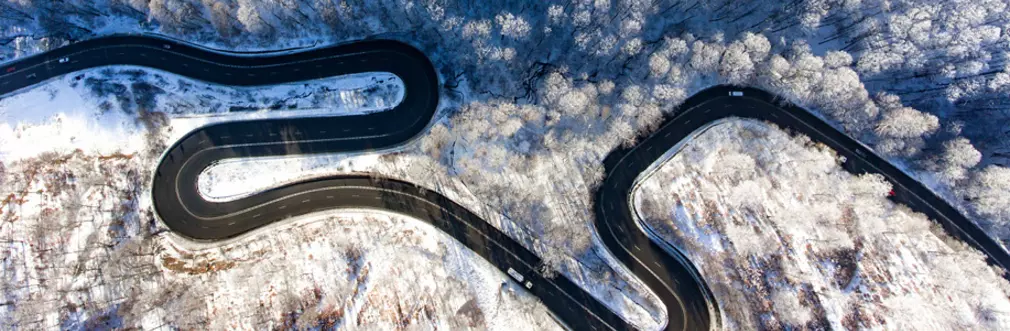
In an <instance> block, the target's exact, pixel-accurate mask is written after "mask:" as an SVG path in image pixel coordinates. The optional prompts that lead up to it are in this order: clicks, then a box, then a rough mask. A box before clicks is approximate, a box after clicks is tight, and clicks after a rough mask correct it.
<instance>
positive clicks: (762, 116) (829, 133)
mask: <svg viewBox="0 0 1010 331" xmlns="http://www.w3.org/2000/svg"><path fill="white" fill-rule="evenodd" d="M675 114H676V115H675V116H674V117H672V118H668V119H666V120H665V121H664V122H663V123H662V125H661V126H660V127H659V129H658V130H656V131H655V132H652V133H650V134H649V136H648V137H645V138H644V139H642V140H641V141H640V142H639V143H638V144H636V145H634V146H631V147H624V148H618V149H617V150H615V151H613V152H611V153H610V154H609V155H607V157H606V158H605V159H604V167H605V172H604V174H605V176H606V177H605V178H604V180H603V183H602V184H601V185H600V186H599V189H598V190H597V192H596V196H595V200H594V208H595V211H596V222H595V226H596V228H597V231H598V233H599V235H600V237H601V239H602V240H603V242H604V244H605V245H606V246H607V248H608V249H609V250H610V251H611V253H613V254H614V255H615V256H616V257H617V258H618V259H619V260H620V261H621V262H623V263H624V265H625V266H627V267H628V268H629V269H630V270H631V272H633V273H634V274H635V275H636V276H638V277H640V278H641V279H642V280H643V281H644V282H645V283H646V284H648V286H649V287H650V288H652V289H653V291H655V292H656V294H658V295H659V297H660V298H661V300H662V301H663V302H664V303H666V305H667V309H668V311H669V322H668V323H669V324H668V326H667V329H673V330H708V329H713V328H720V327H721V317H720V315H721V314H720V313H719V308H718V306H717V303H716V300H715V299H714V297H713V295H712V292H711V290H710V289H709V288H708V286H707V285H706V284H705V282H704V280H703V279H702V277H701V275H700V274H699V273H698V271H697V270H696V269H695V267H694V265H693V264H692V263H691V262H690V261H689V260H688V259H687V257H685V255H684V254H683V253H681V252H680V251H679V250H678V249H676V248H675V247H673V246H671V245H670V244H668V243H667V242H665V241H664V240H663V239H662V238H661V237H660V236H658V235H657V234H656V233H655V232H654V231H653V230H652V229H650V228H649V227H648V226H646V225H644V224H640V223H639V221H638V220H636V219H635V218H634V216H633V215H632V209H631V208H632V206H631V205H630V202H629V200H628V197H629V196H630V194H631V190H632V189H633V188H634V185H635V181H636V179H637V178H638V177H639V176H640V175H641V174H642V173H643V172H645V171H647V170H648V168H649V167H650V166H651V165H652V164H653V163H655V162H656V161H658V160H659V159H660V158H661V157H662V155H663V154H664V153H666V152H667V151H668V150H670V149H672V148H674V146H676V145H677V144H678V143H679V142H681V141H682V140H684V139H688V138H690V136H691V135H692V134H693V133H694V132H695V131H696V130H698V129H701V128H703V127H704V126H705V125H707V124H708V123H711V122H713V121H717V120H720V119H724V118H729V117H742V118H753V119H758V120H764V121H768V122H772V123H774V124H776V125H779V126H780V127H783V128H789V129H791V130H795V131H797V132H800V133H803V134H805V135H807V136H809V137H810V138H811V139H813V140H815V141H817V142H820V143H823V144H825V145H827V146H828V147H830V148H832V149H834V150H835V151H836V152H838V153H839V154H840V155H843V156H845V158H846V160H845V162H844V163H843V164H842V166H843V168H845V169H846V170H847V171H849V172H851V173H854V174H862V173H877V174H880V175H882V176H884V178H886V179H887V180H888V181H890V182H891V184H892V186H893V187H894V195H892V196H891V197H890V198H891V199H892V200H894V201H895V202H898V203H902V204H905V205H907V206H908V207H910V208H911V209H912V210H915V211H917V212H920V213H923V214H925V215H926V216H929V217H930V218H932V219H933V220H936V221H937V222H939V223H940V224H941V225H942V226H943V227H944V229H945V230H946V231H947V232H949V233H950V234H951V235H953V236H955V237H957V238H959V239H961V240H963V241H965V242H967V243H968V244H970V245H971V246H972V247H975V248H976V249H978V250H980V251H982V252H983V253H985V254H986V256H987V258H988V261H989V262H990V263H992V264H995V265H998V266H1000V267H1002V268H1003V269H1004V270H1010V269H1008V266H1010V254H1008V253H1007V251H1006V250H1005V249H1003V248H1002V246H1000V245H999V244H998V243H997V242H996V241H995V240H993V239H992V238H991V237H989V236H988V235H986V234H985V232H984V231H982V229H980V228H979V227H978V226H977V225H975V223H973V222H971V221H970V220H968V219H967V218H966V217H965V216H964V215H962V214H960V213H959V212H958V211H957V210H956V209H955V208H953V207H952V206H950V204H948V203H947V202H946V201H944V200H943V199H941V198H940V197H938V196H936V195H935V194H934V193H933V192H932V191H931V190H930V189H929V188H927V187H926V186H925V185H923V184H922V183H919V182H918V181H916V180H915V179H913V178H911V177H910V176H908V175H907V174H905V173H904V172H903V171H901V170H900V169H898V168H897V167H895V166H894V165H892V164H890V163H889V162H887V161H886V160H884V159H883V158H881V157H879V156H877V155H876V154H874V153H873V151H872V150H870V149H869V148H868V147H866V146H864V145H862V144H860V143H859V142H858V141H856V140H854V139H852V138H849V137H848V136H847V135H845V134H844V133H842V132H841V131H839V130H837V129H835V128H834V127H832V126H831V125H830V124H828V123H827V122H825V121H824V120H822V119H820V118H818V117H817V116H816V115H814V114H812V113H811V112H809V111H807V110H804V109H802V108H799V107H797V106H795V105H791V104H788V103H786V102H785V101H783V100H780V99H778V98H776V97H775V96H774V95H772V94H769V93H767V92H764V91H761V90H757V89H753V88H738V87H732V86H717V87H713V88H710V89H707V90H705V91H702V92H700V93H698V94H695V95H694V96H692V97H691V98H689V99H688V100H687V101H686V102H685V103H684V104H683V105H681V106H679V107H678V110H677V111H676V112H675ZM678 304H679V306H678Z"/></svg>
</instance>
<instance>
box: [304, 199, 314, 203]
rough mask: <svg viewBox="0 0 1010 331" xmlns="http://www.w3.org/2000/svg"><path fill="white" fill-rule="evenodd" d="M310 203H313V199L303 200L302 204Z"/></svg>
mask: <svg viewBox="0 0 1010 331" xmlns="http://www.w3.org/2000/svg"><path fill="white" fill-rule="evenodd" d="M309 201H312V199H305V200H302V203H308V202H309Z"/></svg>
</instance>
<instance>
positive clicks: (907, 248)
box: [632, 119, 1010, 330]
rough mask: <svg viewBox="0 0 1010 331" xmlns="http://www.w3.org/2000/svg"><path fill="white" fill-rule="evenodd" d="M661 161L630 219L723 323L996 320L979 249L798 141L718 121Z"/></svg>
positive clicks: (995, 284)
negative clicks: (671, 248) (696, 274)
mask: <svg viewBox="0 0 1010 331" xmlns="http://www.w3.org/2000/svg"><path fill="white" fill-rule="evenodd" d="M668 155H670V158H668V159H664V160H661V161H658V162H659V165H658V166H657V167H655V168H654V171H653V172H651V173H646V174H644V175H643V176H642V177H641V178H639V181H640V182H639V185H640V186H638V188H637V189H636V190H635V191H634V193H633V196H632V199H633V202H634V205H635V210H636V214H637V215H638V217H640V219H641V220H642V221H643V222H644V224H646V225H647V226H649V227H651V228H652V229H654V230H655V231H656V232H657V233H658V234H659V235H660V236H662V237H663V239H666V240H668V241H669V242H671V243H673V244H674V245H675V246H676V247H678V248H679V249H681V250H682V251H683V252H684V253H685V254H686V255H687V256H688V257H689V258H690V259H691V260H692V261H693V262H694V263H695V264H696V265H697V266H698V268H699V270H700V271H701V274H702V275H703V277H704V278H705V279H706V281H707V282H708V284H709V285H710V286H711V288H712V290H713V291H714V292H715V295H716V297H717V300H718V301H719V304H720V306H721V308H722V310H723V313H724V316H725V317H726V326H727V328H728V329H778V328H790V327H799V328H812V329H819V328H830V329H857V328H882V329H893V330H909V329H915V330H944V329H990V330H1001V329H1006V328H1007V327H1010V299H1008V294H1010V284H1008V283H1007V281H1006V280H1004V279H1003V278H1001V276H1000V271H999V270H994V269H992V268H990V267H989V266H988V265H987V264H986V263H985V262H984V256H983V255H982V254H980V253H979V252H977V251H975V250H973V249H971V248H968V247H967V246H966V245H964V244H963V243H962V242H959V241H956V240H954V239H952V238H950V237H949V236H947V235H946V234H945V233H943V232H942V230H941V229H939V228H938V226H937V225H935V224H934V223H933V222H932V221H930V220H928V219H926V218H925V217H924V216H922V215H921V214H916V213H913V212H911V211H910V210H908V209H907V208H905V207H904V206H900V205H896V204H894V203H892V202H890V201H889V200H887V199H886V197H887V194H888V191H889V190H890V185H889V184H888V183H886V182H885V181H884V180H883V179H882V178H880V177H879V176H875V175H863V176H853V175H851V174H849V173H847V172H845V171H844V170H843V169H842V168H841V167H840V166H839V165H838V163H839V160H837V157H836V155H835V154H834V152H833V151H831V150H827V149H825V148H824V147H822V146H818V145H816V144H813V143H811V142H810V140H809V138H806V137H805V136H796V137H792V136H790V135H789V134H788V133H786V132H784V131H782V130H780V129H778V128H777V127H775V126H773V125H770V124H766V123H763V122H758V121H753V120H743V119H731V120H727V121H725V122H723V123H721V124H717V125H714V126H712V127H710V128H708V129H707V130H706V131H704V132H703V133H700V134H698V135H697V136H696V137H695V138H693V139H692V140H690V141H688V142H686V143H685V144H683V145H682V146H681V148H680V149H679V150H677V151H676V153H668Z"/></svg>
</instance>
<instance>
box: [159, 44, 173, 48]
mask: <svg viewBox="0 0 1010 331" xmlns="http://www.w3.org/2000/svg"><path fill="white" fill-rule="evenodd" d="M161 46H162V47H165V49H172V45H169V44H164V45H161Z"/></svg>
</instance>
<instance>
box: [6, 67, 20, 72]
mask: <svg viewBox="0 0 1010 331" xmlns="http://www.w3.org/2000/svg"><path fill="white" fill-rule="evenodd" d="M14 70H18V68H17V67H10V68H7V72H14Z"/></svg>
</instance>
